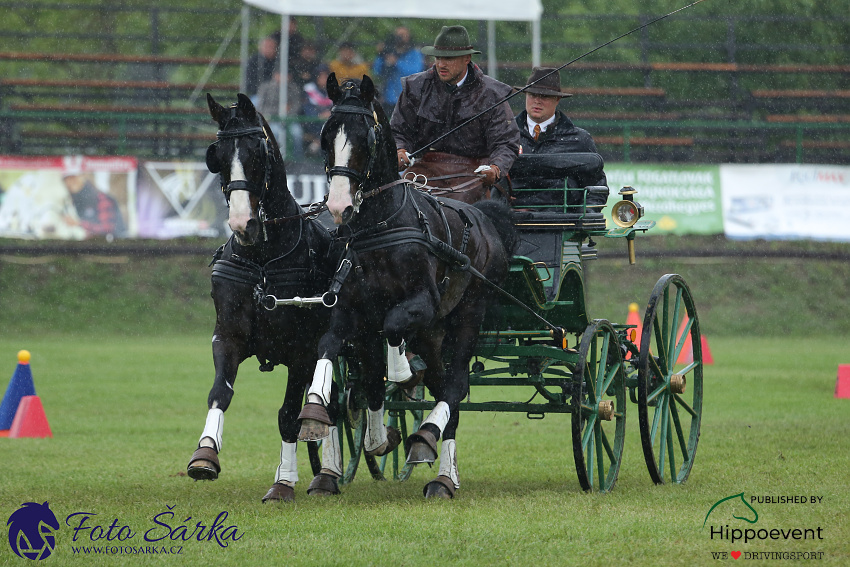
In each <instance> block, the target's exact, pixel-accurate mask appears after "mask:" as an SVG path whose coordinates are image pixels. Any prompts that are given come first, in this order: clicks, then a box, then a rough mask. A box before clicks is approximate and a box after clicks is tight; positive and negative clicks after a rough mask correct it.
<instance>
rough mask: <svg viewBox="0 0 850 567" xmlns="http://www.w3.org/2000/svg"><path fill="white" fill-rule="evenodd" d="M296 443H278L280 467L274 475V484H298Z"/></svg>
mask: <svg viewBox="0 0 850 567" xmlns="http://www.w3.org/2000/svg"><path fill="white" fill-rule="evenodd" d="M297 447H298V444H297V443H287V442H286V441H281V443H280V465H278V467H277V471H276V472H275V475H274V481H275V483H278V482H281V483H283V484H288V485H289V486H294V485H295V483H296V482H298V461H296V460H295V449H296V448H297Z"/></svg>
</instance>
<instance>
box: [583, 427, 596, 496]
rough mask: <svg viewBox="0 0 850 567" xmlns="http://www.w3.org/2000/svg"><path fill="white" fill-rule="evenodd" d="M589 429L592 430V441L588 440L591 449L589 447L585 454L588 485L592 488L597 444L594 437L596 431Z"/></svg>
mask: <svg viewBox="0 0 850 567" xmlns="http://www.w3.org/2000/svg"><path fill="white" fill-rule="evenodd" d="M589 429H590V439H589V440H588V445H589V447H588V449H587V451H586V452H585V463H584V466H585V468H586V469H587V484H588V485H590V486H593V453H594V449H595V445H596V443H595V440H594V435H593V433H594V430H593V428H592V427H591V428H589Z"/></svg>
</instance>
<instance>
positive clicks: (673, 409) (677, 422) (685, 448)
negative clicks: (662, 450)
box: [670, 404, 690, 462]
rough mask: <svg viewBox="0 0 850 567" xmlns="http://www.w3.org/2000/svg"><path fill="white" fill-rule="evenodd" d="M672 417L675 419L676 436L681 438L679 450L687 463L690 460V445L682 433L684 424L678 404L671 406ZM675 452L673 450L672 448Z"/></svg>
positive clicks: (671, 449)
mask: <svg viewBox="0 0 850 567" xmlns="http://www.w3.org/2000/svg"><path fill="white" fill-rule="evenodd" d="M670 416H671V417H672V418H673V425H674V426H675V427H676V436H677V437H678V438H679V448H680V449H681V450H682V460H683V461H684V462H687V461H689V460H690V456H689V455H688V444H687V443H686V442H685V435H684V432H683V431H682V422H681V420H680V419H679V410H678V409H676V404H670ZM670 451H671V452H672V451H673V448H672V447H671V448H670Z"/></svg>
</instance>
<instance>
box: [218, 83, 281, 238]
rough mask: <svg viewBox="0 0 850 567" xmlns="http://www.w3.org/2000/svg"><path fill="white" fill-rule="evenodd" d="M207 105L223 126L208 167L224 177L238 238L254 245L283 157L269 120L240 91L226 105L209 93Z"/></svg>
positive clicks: (223, 182)
mask: <svg viewBox="0 0 850 567" xmlns="http://www.w3.org/2000/svg"><path fill="white" fill-rule="evenodd" d="M207 105H208V106H209V109H210V115H211V116H212V117H213V120H215V121H216V122H217V123H218V127H219V130H218V133H217V134H216V138H217V141H216V142H215V143H214V144H211V145H210V147H209V148H207V168H208V169H209V170H210V172H212V173H218V174H219V176H220V178H221V190H222V192H223V193H224V197H225V198H226V199H227V202H228V205H229V207H230V216H229V218H228V225H229V226H230V229H231V230H232V231H233V232H234V234H235V235H236V240H237V242H239V244H242V245H244V246H250V245H253V244H255V243H256V242H257V237H258V235H259V233H260V228H261V226H262V223H263V221H264V220H265V212H266V211H265V210H264V207H263V204H264V200H265V199H266V196H267V195H266V194H267V192H268V190H269V183H270V178H271V176H272V170H273V167H274V166H275V165H276V164H280V165H281V166H282V164H283V158H282V157H281V155H280V150H279V148H278V145H277V141H276V140H275V139H274V136H273V135H272V133H271V130H270V128H269V126H268V123H266V120H265V118H263V116H262V114H260V113H259V112H257V110H256V109H255V108H254V104H253V103H252V102H251V99H249V98H248V97H247V96H245V95H244V94H242V93H239V94H238V95H237V102H236V103H234V104H231V105H230V106H229V107H228V108H225V107H223V106H222V105H220V104H219V103H217V102H216V101H215V100H214V99H213V97H212V96H211V95H209V94H207ZM284 179H285V175H284Z"/></svg>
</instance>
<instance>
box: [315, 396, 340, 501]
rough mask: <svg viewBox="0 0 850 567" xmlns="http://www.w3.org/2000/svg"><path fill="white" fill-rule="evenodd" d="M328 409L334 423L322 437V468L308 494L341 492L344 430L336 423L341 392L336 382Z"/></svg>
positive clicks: (319, 494)
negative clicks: (325, 435) (340, 480)
mask: <svg viewBox="0 0 850 567" xmlns="http://www.w3.org/2000/svg"><path fill="white" fill-rule="evenodd" d="M327 410H328V417H329V419H330V420H331V422H333V423H334V425H329V426H328V436H327V437H325V438H324V439H322V468H321V469H320V470H319V474H317V475H316V476H314V477H313V480H312V481H310V486H308V487H307V494H309V495H311V496H331V495H334V494H339V479H340V478H341V477H342V432H341V431H340V430H339V428H338V427H337V426H336V425H335V424H336V423H337V416H338V415H339V393H338V388H337V384H336V382H332V383H331V401H330V404H329V405H328V407H327Z"/></svg>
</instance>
